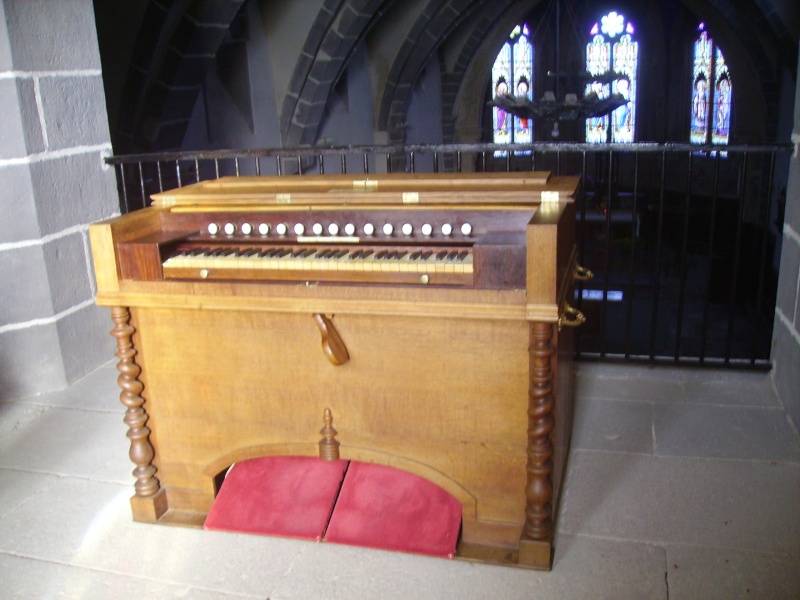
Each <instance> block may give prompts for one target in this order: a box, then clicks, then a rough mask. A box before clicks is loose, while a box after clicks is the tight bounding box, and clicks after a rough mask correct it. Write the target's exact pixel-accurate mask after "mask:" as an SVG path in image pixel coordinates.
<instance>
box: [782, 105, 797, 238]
mask: <svg viewBox="0 0 800 600" xmlns="http://www.w3.org/2000/svg"><path fill="white" fill-rule="evenodd" d="M797 104H798V106H800V102H798V103H797ZM798 118H800V117H798ZM798 122H799V123H800V121H798ZM784 222H785V223H786V224H787V225H789V227H792V228H793V229H794V230H795V231H797V232H800V158H793V159H792V163H791V166H790V167H789V179H788V182H787V184H786V213H785V216H784Z"/></svg>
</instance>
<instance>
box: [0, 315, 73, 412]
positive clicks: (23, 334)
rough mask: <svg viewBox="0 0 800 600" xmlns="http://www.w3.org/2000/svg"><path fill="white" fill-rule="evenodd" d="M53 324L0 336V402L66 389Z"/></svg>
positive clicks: (17, 330) (56, 335) (16, 330)
mask: <svg viewBox="0 0 800 600" xmlns="http://www.w3.org/2000/svg"><path fill="white" fill-rule="evenodd" d="M66 385H67V379H66V376H65V373H64V363H63V361H62V359H61V347H60V346H59V340H58V332H57V329H56V325H55V323H48V324H45V325H35V326H31V327H27V328H25V329H14V330H11V331H4V332H3V333H0V400H13V399H16V398H22V397H24V396H31V395H34V394H40V393H42V392H47V391H54V390H60V389H63V388H64V387H66Z"/></svg>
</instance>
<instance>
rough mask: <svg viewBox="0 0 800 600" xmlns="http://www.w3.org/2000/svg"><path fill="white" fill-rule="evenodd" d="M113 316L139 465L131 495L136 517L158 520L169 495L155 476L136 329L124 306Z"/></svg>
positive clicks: (119, 367)
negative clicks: (133, 490) (138, 363)
mask: <svg viewBox="0 0 800 600" xmlns="http://www.w3.org/2000/svg"><path fill="white" fill-rule="evenodd" d="M111 318H112V320H113V321H114V329H112V330H111V335H113V336H114V337H115V338H116V339H117V353H116V356H117V358H118V359H119V362H118V363H117V370H118V371H119V377H118V378H117V383H118V384H119V387H120V388H121V389H122V392H121V393H120V395H119V399H120V402H122V404H123V405H124V406H125V408H126V409H127V410H126V411H125V418H124V421H125V424H126V425H127V426H128V433H127V436H128V439H129V440H130V441H131V448H130V451H129V453H128V455H129V456H130V458H131V461H132V462H133V464H134V465H136V468H134V469H133V476H134V477H135V478H136V483H134V489H135V490H136V493H135V495H134V497H133V498H131V506H132V507H133V513H134V514H133V516H134V519H136V520H141V521H155V520H157V519H158V517H160V516H161V515H162V514H163V513H164V512H165V511H166V497H165V496H164V494H163V490H162V489H161V488H160V485H159V482H158V479H156V477H155V473H156V468H155V467H154V466H153V458H154V457H155V451H154V450H153V445H152V444H151V443H150V430H149V429H148V428H147V426H146V423H147V419H148V416H147V411H146V410H145V409H144V406H143V405H144V398H142V396H141V393H142V390H143V389H144V386H143V385H142V383H141V382H140V381H139V374H140V373H141V372H142V370H141V369H140V368H139V366H138V365H137V364H136V363H135V362H134V356H135V355H136V349H135V348H134V347H133V339H132V337H133V334H134V331H135V329H134V328H133V326H132V325H131V324H130V318H131V313H130V311H129V310H128V309H127V308H126V307H124V306H115V307H113V308H112V309H111Z"/></svg>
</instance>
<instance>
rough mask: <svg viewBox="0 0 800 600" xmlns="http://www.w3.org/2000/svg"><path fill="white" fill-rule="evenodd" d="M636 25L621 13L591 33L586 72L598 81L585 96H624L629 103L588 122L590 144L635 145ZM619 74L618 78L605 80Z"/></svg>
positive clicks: (588, 87)
mask: <svg viewBox="0 0 800 600" xmlns="http://www.w3.org/2000/svg"><path fill="white" fill-rule="evenodd" d="M634 32H635V30H634V27H633V23H631V22H630V21H628V20H627V19H625V17H624V16H623V15H621V14H618V13H617V12H614V11H612V12H610V13H608V14H607V15H605V16H604V17H603V18H602V19H600V21H599V22H598V23H595V24H594V26H593V27H592V29H591V31H590V32H589V34H590V36H591V40H590V42H589V43H588V44H587V45H586V70H587V71H588V72H589V73H590V74H591V75H593V76H595V77H597V78H598V79H597V80H595V81H591V82H589V83H588V84H587V85H586V90H585V93H586V94H587V95H588V94H591V93H595V94H597V96H598V97H599V98H600V99H601V100H602V99H604V98H608V97H609V95H611V94H620V95H621V96H622V97H623V98H624V99H625V100H627V102H626V103H625V104H623V105H622V106H620V107H619V108H617V109H616V110H614V112H612V113H611V114H610V115H605V116H602V117H592V118H590V119H587V120H586V141H587V142H589V143H594V144H601V143H605V142H616V143H630V142H633V138H634V134H635V131H636V85H637V76H636V75H637V67H638V63H639V43H638V42H637V41H636V40H635V38H634ZM609 72H613V73H615V74H616V75H617V76H616V77H615V78H614V79H611V80H608V78H604V77H602V76H603V75H606V74H607V73H609Z"/></svg>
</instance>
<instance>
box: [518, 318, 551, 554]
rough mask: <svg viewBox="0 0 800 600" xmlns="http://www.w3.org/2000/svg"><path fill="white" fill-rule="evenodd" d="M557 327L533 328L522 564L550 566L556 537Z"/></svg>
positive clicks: (534, 324)
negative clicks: (554, 333) (555, 393)
mask: <svg viewBox="0 0 800 600" xmlns="http://www.w3.org/2000/svg"><path fill="white" fill-rule="evenodd" d="M555 351H556V349H555V346H554V345H553V324H552V323H545V322H535V323H533V324H532V325H531V330H530V346H529V347H528V354H529V359H530V386H529V390H528V448H527V455H528V462H527V466H526V470H527V484H526V486H525V500H526V504H525V525H524V526H523V529H522V536H521V538H520V562H523V563H527V564H543V563H544V564H547V565H549V563H550V547H551V541H552V535H553V508H552V499H553V483H552V475H553V442H552V439H551V433H552V431H553V426H554V420H553V407H554V405H555V399H554V397H553V377H554V374H553V370H552V368H551V362H552V358H553V355H554V354H555Z"/></svg>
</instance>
